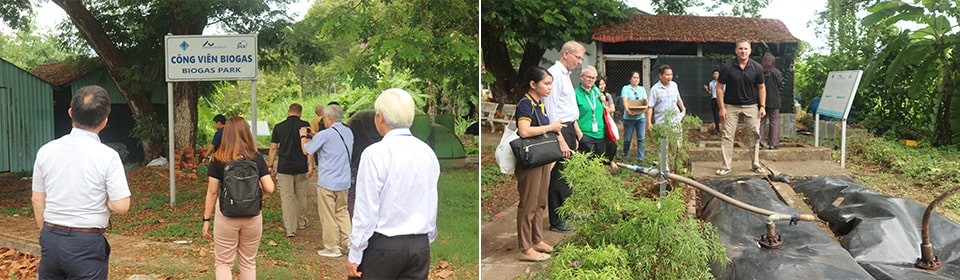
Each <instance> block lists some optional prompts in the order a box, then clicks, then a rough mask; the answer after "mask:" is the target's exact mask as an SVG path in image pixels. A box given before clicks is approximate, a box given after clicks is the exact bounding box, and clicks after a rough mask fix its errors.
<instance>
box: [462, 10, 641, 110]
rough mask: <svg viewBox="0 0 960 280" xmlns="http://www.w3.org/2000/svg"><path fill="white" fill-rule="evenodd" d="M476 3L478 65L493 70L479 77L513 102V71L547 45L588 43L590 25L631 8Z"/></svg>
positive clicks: (516, 75)
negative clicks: (479, 33)
mask: <svg viewBox="0 0 960 280" xmlns="http://www.w3.org/2000/svg"><path fill="white" fill-rule="evenodd" d="M480 5H481V6H482V7H483V9H482V10H481V11H480V21H481V22H480V25H482V26H483V40H482V43H483V46H481V48H480V49H481V50H482V51H483V58H484V61H483V68H484V70H485V71H489V73H491V74H492V76H493V78H492V79H491V77H490V76H484V77H483V78H484V82H491V81H492V82H493V87H492V89H491V90H492V92H493V97H494V99H496V100H497V101H500V102H507V103H516V101H517V100H519V99H520V96H521V95H522V94H523V93H520V92H515V91H514V88H515V87H516V86H517V83H518V81H519V79H520V78H519V76H520V74H522V73H519V72H518V71H525V70H526V69H527V68H529V67H533V66H537V65H539V64H540V62H541V61H540V60H541V58H542V57H543V54H544V52H545V51H546V50H549V49H559V48H560V47H561V46H562V45H563V43H565V42H566V41H571V40H574V41H578V42H584V43H589V42H590V41H591V39H590V37H591V36H592V35H593V31H594V30H593V28H594V27H596V26H601V25H606V24H610V23H614V22H617V21H620V20H621V19H624V18H626V17H627V15H628V14H629V13H632V12H633V11H634V10H630V9H628V8H627V6H626V4H624V3H623V2H621V1H617V0H598V1H588V0H574V1H566V2H564V3H563V4H562V5H558V4H557V3H555V2H551V1H523V0H509V1H495V0H482V1H480ZM550 30H563V32H547V31H550ZM591 55H592V54H591ZM518 62H519V63H518ZM474 69H476V66H474ZM474 79H476V76H474ZM475 94H476V92H475V91H474V95H475Z"/></svg>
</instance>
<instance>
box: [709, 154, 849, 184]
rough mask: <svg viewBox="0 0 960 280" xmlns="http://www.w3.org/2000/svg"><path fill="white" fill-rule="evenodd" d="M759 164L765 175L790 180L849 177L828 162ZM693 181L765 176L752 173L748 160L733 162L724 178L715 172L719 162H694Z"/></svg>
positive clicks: (846, 172) (836, 164) (769, 162)
mask: <svg viewBox="0 0 960 280" xmlns="http://www.w3.org/2000/svg"><path fill="white" fill-rule="evenodd" d="M760 164H762V165H763V166H764V167H766V168H767V169H768V171H767V172H769V173H766V174H770V173H772V174H774V175H778V174H780V173H786V174H789V175H790V178H791V180H793V179H797V178H812V177H818V176H851V174H850V172H849V171H847V170H846V169H843V168H840V163H839V162H834V161H829V160H804V161H765V160H762V159H761V160H760ZM692 165H693V169H692V170H691V173H692V174H693V179H695V180H697V181H704V180H713V179H720V178H740V177H756V178H759V177H763V176H765V175H766V174H758V173H754V172H753V171H752V170H751V166H750V161H749V160H741V161H737V160H734V161H733V163H732V164H731V165H733V166H732V168H731V172H730V174H727V175H726V176H717V174H716V173H714V172H716V170H717V169H719V168H720V165H721V162H720V161H694V162H693V164H692Z"/></svg>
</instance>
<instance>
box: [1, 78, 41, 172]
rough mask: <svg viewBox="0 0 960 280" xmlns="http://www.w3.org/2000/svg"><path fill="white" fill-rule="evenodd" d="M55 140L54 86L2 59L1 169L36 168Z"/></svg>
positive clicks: (26, 169)
mask: <svg viewBox="0 0 960 280" xmlns="http://www.w3.org/2000/svg"><path fill="white" fill-rule="evenodd" d="M50 140H53V87H51V86H50V84H48V83H46V82H44V81H43V80H41V79H40V78H37V77H36V76H34V75H32V74H30V73H29V72H27V71H25V70H23V69H20V68H19V67H17V66H16V65H13V64H12V63H10V62H8V61H6V60H3V59H0V172H23V171H30V170H33V161H34V160H35V159H36V155H37V150H39V149H40V146H43V144H46V143H47V142H49V141H50Z"/></svg>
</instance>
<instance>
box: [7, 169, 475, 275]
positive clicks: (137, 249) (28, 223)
mask: <svg viewBox="0 0 960 280" xmlns="http://www.w3.org/2000/svg"><path fill="white" fill-rule="evenodd" d="M474 168H475V167H474ZM127 180H128V182H130V186H131V192H132V193H133V196H132V197H133V200H132V201H131V206H132V208H133V209H141V210H142V211H138V212H133V213H130V214H127V215H113V216H112V217H111V223H112V226H111V227H110V228H108V231H107V233H106V234H105V235H106V236H107V240H108V242H110V245H111V249H112V251H111V255H110V279H128V278H131V276H134V275H141V274H147V275H148V276H146V278H148V279H197V278H210V279H212V278H213V256H212V255H213V243H212V239H207V238H203V237H201V236H200V229H201V226H202V223H201V218H202V217H201V216H200V215H201V214H200V213H201V211H200V210H199V209H202V207H203V192H204V191H205V190H206V185H205V182H206V181H205V180H203V181H200V180H191V179H186V178H178V179H177V203H176V206H175V207H171V206H170V205H169V198H168V197H169V180H168V179H167V169H166V168H151V167H141V168H133V169H131V170H128V171H127ZM311 180H312V181H316V175H314V177H313V178H312V179H311ZM30 184H31V180H29V177H28V175H24V174H10V173H8V174H0V186H3V187H2V189H3V190H4V191H3V192H2V193H0V205H18V206H17V208H20V209H21V210H20V211H13V212H17V213H13V214H11V213H0V271H3V272H2V273H0V279H11V278H12V277H16V278H15V279H35V278H36V268H37V265H38V264H39V253H40V252H39V251H40V248H39V245H38V244H37V240H38V236H39V231H38V230H37V227H36V223H35V222H34V219H33V213H32V207H31V204H30V193H31V191H30ZM310 194H312V195H310V196H308V198H309V200H310V202H311V205H316V192H310ZM264 197H265V199H264V207H265V208H266V207H277V209H279V207H280V204H279V203H280V202H279V200H280V197H279V194H278V193H274V194H269V195H265V196H264ZM7 208H10V207H9V206H8V207H7ZM313 209H314V210H312V211H308V212H307V213H308V214H307V217H308V218H309V220H310V226H309V227H307V228H305V229H302V230H298V231H297V236H296V237H293V238H286V237H283V234H284V232H285V231H284V230H283V228H282V223H281V222H280V221H279V220H280V219H279V218H278V217H274V218H270V217H265V218H264V221H265V223H264V226H263V229H264V233H263V234H264V238H263V241H262V243H261V245H260V254H259V256H258V257H257V271H258V277H260V278H277V277H279V279H343V278H345V277H346V272H345V269H344V263H345V262H346V256H345V255H344V256H343V257H340V258H326V257H320V256H317V255H316V251H317V250H318V249H320V248H321V227H320V225H319V218H318V214H317V211H316V210H315V209H316V208H313ZM4 210H5V212H10V211H9V210H8V209H4ZM278 212H279V211H278ZM268 220H270V221H268ZM174 223H175V224H181V225H182V226H179V227H174V226H170V224H174ZM184 228H185V229H186V231H187V232H179V231H182V230H184ZM170 236H179V237H175V238H171V237H170ZM178 241H179V242H178ZM182 241H186V242H187V243H186V244H182V245H179V244H177V243H181V242H182ZM283 243H288V244H283ZM11 248H20V250H21V251H16V250H11ZM270 250H275V251H279V252H274V253H273V254H279V255H285V256H289V257H283V258H279V259H278V258H271V257H269V256H267V254H268V253H267V251H270ZM440 265H441V266H444V267H443V268H439V267H438V268H434V269H431V273H430V279H457V277H456V275H464V276H465V277H464V278H477V277H478V275H477V273H478V271H476V272H466V273H465V274H464V272H462V271H461V272H457V273H454V272H455V271H456V270H458V269H464V270H470V269H473V270H478V268H476V267H474V268H456V267H452V266H450V265H449V264H447V263H446V262H440ZM291 271H293V272H291ZM234 272H235V273H236V270H235V271H234ZM235 275H236V274H235ZM470 275H472V276H470ZM265 276H266V277H265ZM138 279H139V278H138Z"/></svg>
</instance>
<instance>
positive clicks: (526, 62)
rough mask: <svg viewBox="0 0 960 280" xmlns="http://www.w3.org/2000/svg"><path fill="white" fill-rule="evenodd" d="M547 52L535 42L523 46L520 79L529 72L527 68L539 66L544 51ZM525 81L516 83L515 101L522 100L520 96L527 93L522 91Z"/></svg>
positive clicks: (518, 72) (518, 71) (519, 71)
mask: <svg viewBox="0 0 960 280" xmlns="http://www.w3.org/2000/svg"><path fill="white" fill-rule="evenodd" d="M545 52H547V50H544V49H543V48H541V47H540V46H538V45H537V44H534V43H530V42H527V44H526V45H524V46H523V57H521V58H520V68H519V69H518V70H517V75H518V76H520V77H521V78H520V79H523V78H522V76H523V74H524V73H526V72H527V69H530V68H533V67H537V66H539V65H540V60H543V53H545ZM518 80H519V79H518ZM553 80H554V81H556V80H557V77H553ZM524 82H525V81H520V82H519V83H517V85H516V88H517V94H516V95H515V96H514V97H513V98H514V100H513V101H514V103H516V102H517V101H520V98H523V94H525V93H526V92H520V91H522V90H520V88H521V86H522V85H521V84H522V83H524Z"/></svg>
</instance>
